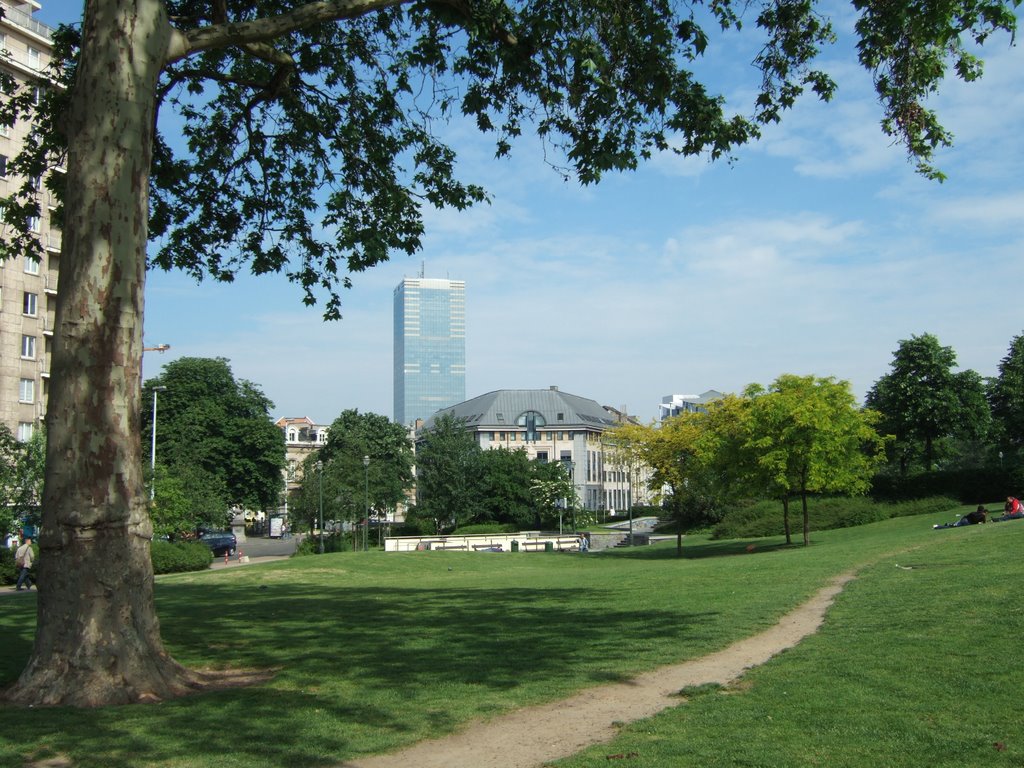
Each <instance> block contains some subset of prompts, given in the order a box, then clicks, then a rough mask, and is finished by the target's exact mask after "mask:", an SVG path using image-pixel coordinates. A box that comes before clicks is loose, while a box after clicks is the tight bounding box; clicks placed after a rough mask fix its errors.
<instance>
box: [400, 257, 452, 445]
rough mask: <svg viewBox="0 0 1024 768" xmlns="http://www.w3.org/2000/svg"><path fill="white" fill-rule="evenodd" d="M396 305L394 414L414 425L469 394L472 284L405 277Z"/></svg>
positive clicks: (405, 423) (401, 421) (406, 422)
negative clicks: (469, 290) (468, 300)
mask: <svg viewBox="0 0 1024 768" xmlns="http://www.w3.org/2000/svg"><path fill="white" fill-rule="evenodd" d="M394 311H395V341H394V356H395V357H394V398H395V411H394V420H395V422H396V423H398V424H403V425H405V426H410V425H412V424H414V423H415V422H416V420H417V419H423V420H426V419H428V418H429V417H430V416H431V415H433V414H434V413H435V412H436V411H438V410H440V409H441V408H447V407H449V406H452V405H455V404H456V403H460V402H462V401H463V400H465V399H466V284H465V282H464V281H462V280H439V279H434V278H424V277H416V278H405V279H404V280H402V282H401V283H400V284H399V285H398V286H397V287H396V288H395V307H394Z"/></svg>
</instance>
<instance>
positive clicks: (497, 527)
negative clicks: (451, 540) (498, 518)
mask: <svg viewBox="0 0 1024 768" xmlns="http://www.w3.org/2000/svg"><path fill="white" fill-rule="evenodd" d="M519 530H520V529H519V526H518V525H516V524H514V523H495V522H493V521H490V522H486V523H474V524H473V525H463V526H460V527H458V528H456V529H455V531H454V533H453V534H452V535H454V536H472V535H474V534H481V533H518V532H519Z"/></svg>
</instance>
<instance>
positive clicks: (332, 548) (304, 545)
mask: <svg viewBox="0 0 1024 768" xmlns="http://www.w3.org/2000/svg"><path fill="white" fill-rule="evenodd" d="M351 551H352V534H351V533H329V534H327V535H326V536H324V554H327V553H328V552H351ZM295 554H296V556H299V555H317V554H320V537H319V536H316V535H314V536H307V537H306V538H304V539H303V540H302V541H301V543H300V544H299V546H298V547H297V548H296V549H295Z"/></svg>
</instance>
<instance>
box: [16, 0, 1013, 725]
mask: <svg viewBox="0 0 1024 768" xmlns="http://www.w3.org/2000/svg"><path fill="white" fill-rule="evenodd" d="M856 6H857V8H858V10H859V12H860V18H859V21H858V23H857V32H858V35H859V37H860V40H861V42H860V46H859V58H860V61H861V63H862V64H863V65H864V66H865V67H867V68H868V69H869V70H870V71H871V72H872V73H873V75H874V78H875V84H876V89H877V91H878V94H879V98H880V100H881V102H882V110H883V122H882V125H883V129H884V130H886V131H887V132H889V133H891V134H892V135H893V136H894V137H896V138H898V139H899V140H900V141H902V142H903V143H904V144H905V145H906V147H907V149H908V151H909V153H910V155H911V157H912V158H913V159H914V160H915V161H916V162H918V164H919V166H920V168H921V170H922V171H923V172H924V173H926V174H929V175H938V171H937V170H936V169H934V168H933V167H932V166H931V164H930V161H931V159H932V154H933V151H934V149H935V148H936V147H939V146H943V145H945V144H948V143H949V138H950V137H949V135H948V134H947V132H946V131H945V130H944V129H943V127H942V126H941V124H940V123H939V122H938V120H937V118H936V115H935V114H934V113H933V112H932V111H931V110H929V109H928V108H927V107H926V106H925V105H924V101H925V98H926V97H927V96H928V95H930V94H931V93H932V92H933V91H934V90H935V89H936V88H937V87H938V84H939V83H940V82H941V80H942V78H943V76H944V75H945V73H946V71H947V69H948V68H949V67H950V66H952V67H953V68H954V69H955V71H956V73H957V74H958V76H960V77H962V78H964V79H967V80H971V79H974V78H976V77H977V76H978V75H979V74H980V71H981V65H980V62H979V61H978V60H977V59H976V58H974V56H973V55H972V54H971V53H970V52H968V50H967V49H968V47H969V45H970V44H971V41H972V40H973V41H978V42H981V41H983V40H984V39H985V38H986V37H987V36H988V35H989V34H991V33H992V32H993V31H998V30H1006V31H1010V32H1012V31H1013V29H1014V27H1015V22H1016V20H1015V17H1014V14H1013V7H1014V5H1013V0H962V1H961V2H959V3H957V4H956V5H955V7H952V8H951V7H950V6H946V5H942V6H929V9H927V10H922V9H921V7H920V5H919V4H917V3H912V2H910V0H896V2H895V3H894V2H892V0H885V1H884V2H883V0H858V1H857V2H856ZM745 11H749V12H750V13H752V14H756V19H755V20H756V24H757V26H758V27H760V28H761V30H762V32H763V35H764V47H763V48H762V50H761V52H760V53H759V54H758V56H757V57H756V59H755V61H754V64H755V68H756V69H757V70H759V72H757V73H756V75H755V77H756V78H757V79H758V81H759V82H758V84H757V85H758V90H757V95H756V97H755V100H754V103H753V104H752V105H751V106H750V114H749V115H747V116H743V115H730V114H727V113H726V111H725V110H724V108H723V104H724V101H723V99H722V98H720V97H719V96H717V95H715V94H713V93H709V92H708V90H707V89H706V88H705V86H704V85H703V84H702V83H701V82H700V81H699V80H698V79H697V77H696V76H695V75H694V73H693V71H692V69H695V68H696V67H695V66H694V62H695V60H697V59H699V58H701V57H702V56H703V55H704V54H705V52H706V51H707V50H708V45H707V43H708V36H709V33H710V29H712V28H714V27H718V28H719V29H720V30H722V31H725V30H729V29H732V28H735V27H737V26H738V25H739V23H740V21H741V20H742V19H741V14H743V13H744V12H745ZM922 17H923V18H922ZM58 37H59V39H58V40H57V41H56V43H57V50H58V53H59V54H63V55H64V57H65V62H66V64H67V66H66V68H64V69H60V70H59V71H56V72H54V73H51V77H52V80H54V81H56V82H57V83H59V84H60V85H61V86H62V88H53V89H50V90H49V91H48V92H47V94H46V95H45V97H44V98H43V99H41V103H40V109H41V110H42V111H41V112H40V113H37V112H36V111H35V110H36V104H35V99H34V98H33V95H32V93H31V91H32V90H33V89H32V88H29V89H26V90H25V91H24V92H22V93H20V94H17V95H15V97H14V98H11V99H8V101H7V102H6V103H5V105H4V107H3V111H2V113H0V122H3V123H4V124H6V125H12V124H13V122H14V121H15V120H18V119H25V118H28V119H30V120H34V124H35V126H36V130H37V132H36V134H35V135H34V137H31V138H30V140H29V141H28V142H27V145H26V146H27V150H26V154H24V155H23V156H20V157H19V158H16V159H15V161H14V162H13V163H12V164H11V166H10V167H9V169H10V170H11V171H13V172H14V173H16V174H18V175H19V176H21V177H22V178H23V179H24V180H25V183H24V185H22V187H21V188H20V190H19V191H18V192H17V193H16V194H15V195H14V196H12V198H11V199H10V200H9V201H8V205H7V206H6V207H5V210H4V213H3V217H4V221H5V223H6V224H7V225H8V227H9V229H10V230H11V231H12V232H15V233H16V234H13V235H11V236H10V237H9V238H7V240H6V241H5V243H4V246H3V254H2V255H3V256H6V257H10V256H16V255H21V254H24V253H26V252H39V251H40V243H39V242H38V239H37V238H36V236H35V235H34V234H33V233H32V232H30V231H29V229H28V227H27V226H26V222H27V219H28V217H30V216H32V215H33V211H36V212H38V206H39V202H38V198H37V196H36V194H35V190H34V185H33V183H32V179H35V178H37V177H39V176H40V175H45V173H44V172H45V171H47V170H48V169H52V168H55V167H58V166H59V167H66V170H67V172H66V174H60V175H55V174H50V175H49V176H48V177H47V180H46V182H45V183H46V184H47V186H48V187H49V188H50V189H51V190H52V191H54V192H55V193H56V194H58V195H60V196H61V197H62V199H63V204H62V206H61V208H60V209H59V210H58V212H57V215H58V217H60V218H61V219H62V223H63V238H62V242H63V247H62V248H63V249H62V254H61V265H62V270H61V282H60V289H59V293H58V298H57V302H58V307H57V327H56V331H55V336H54V351H53V360H52V367H51V371H52V373H53V379H52V386H51V389H50V394H49V406H48V420H49V421H48V429H49V435H50V439H49V441H48V461H47V478H46V490H45V492H44V497H45V498H44V520H43V527H42V536H41V540H40V547H41V550H42V555H41V557H40V564H39V568H40V575H41V579H40V583H41V585H42V590H41V592H40V597H39V619H38V623H37V632H36V642H35V645H34V647H33V650H32V653H31V656H30V658H29V660H28V664H27V666H26V668H25V670H24V672H23V674H22V676H21V678H20V679H19V681H18V683H17V684H16V685H15V686H14V688H13V689H12V690H10V691H9V692H8V694H7V695H8V698H9V699H10V700H12V701H16V702H22V703H26V704H67V705H98V704H107V703H117V702H131V701H139V700H143V699H145V700H150V699H162V698H167V697H169V696H175V695H178V694H181V693H185V692H187V691H190V690H193V689H194V688H195V687H196V686H197V685H201V684H202V681H201V680H200V678H199V676H197V675H196V674H194V673H190V672H189V671H187V670H185V669H183V668H181V667H180V666H179V665H177V664H176V663H175V662H174V661H173V660H172V659H171V658H170V657H169V656H168V655H167V654H166V652H165V651H164V649H163V646H162V642H161V640H160V635H159V631H158V625H157V621H156V616H155V611H154V607H153V599H152V573H151V565H150V561H149V554H148V547H149V540H150V537H151V535H152V534H151V525H150V522H149V520H148V517H147V499H146V493H145V491H144V478H143V471H142V461H141V460H140V459H141V456H142V451H141V445H140V439H139V436H140V410H141V409H140V396H139V395H140V383H141V381H140V376H141V365H140V362H141V356H142V339H141V332H142V327H143V323H142V301H143V295H144V285H145V275H146V269H147V266H148V265H149V264H150V263H151V264H153V265H154V266H159V267H163V268H172V267H178V268H182V269H185V270H187V271H189V272H191V273H192V274H194V275H196V276H197V277H201V276H203V275H209V276H212V277H213V278H215V279H218V280H225V281H230V280H231V279H232V278H233V276H234V275H235V273H236V272H237V271H238V270H241V269H249V270H251V271H253V272H255V273H258V274H259V273H267V272H284V273H286V274H287V275H288V276H289V277H291V278H292V279H293V280H295V281H296V282H298V283H299V284H300V285H301V286H302V287H303V289H304V291H305V299H306V301H307V302H308V303H313V302H315V301H316V300H317V299H318V294H320V293H321V292H322V293H323V295H324V296H325V302H326V306H325V313H326V315H327V316H328V317H337V316H338V315H339V314H340V299H339V295H338V292H339V290H340V289H341V288H342V287H344V286H346V285H347V284H348V283H349V279H350V278H349V273H350V272H358V271H361V270H364V269H367V268H368V267H371V266H373V265H374V264H376V263H379V262H380V261H382V260H384V259H386V258H387V257H388V255H389V254H390V253H392V252H396V251H397V252H404V253H412V252H414V251H415V250H417V249H418V248H419V247H420V243H421V236H422V231H423V216H422V209H423V207H424V206H436V207H449V206H450V207H456V208H464V207H466V206H468V205H470V204H473V203H475V202H479V201H482V200H483V199H485V193H484V191H483V190H481V189H480V188H479V187H477V186H475V185H473V184H471V183H465V182H463V181H461V180H460V179H459V178H458V177H457V175H456V172H455V168H456V164H455V153H454V152H453V151H452V149H451V148H450V147H448V146H446V145H444V144H443V143H441V142H440V141H439V140H438V139H437V138H436V136H435V133H434V131H433V124H434V121H435V120H436V119H437V118H444V117H446V116H450V115H453V114H457V113H459V112H461V113H462V114H464V115H466V116H468V117H469V118H471V119H473V120H475V121H476V123H477V125H478V127H479V128H480V129H481V130H482V131H485V132H489V133H492V134H493V135H494V137H495V142H496V147H497V153H498V154H499V155H504V154H506V153H508V152H509V151H510V150H511V148H512V144H513V142H514V141H515V140H516V139H517V137H519V136H520V135H521V134H522V133H523V132H524V131H525V130H527V129H528V128H532V129H534V130H536V131H537V133H538V134H539V135H540V136H541V137H542V139H543V141H544V142H545V144H546V146H547V148H548V149H549V151H551V152H552V154H551V155H549V156H554V157H559V156H560V157H561V158H562V162H561V163H560V164H561V165H563V166H565V167H564V168H563V171H564V172H565V173H566V174H567V175H572V176H575V177H576V178H577V179H579V180H580V181H581V182H583V183H592V182H596V181H597V180H598V179H599V178H600V177H601V175H602V174H603V173H605V172H607V171H610V170H622V169H630V168H633V167H634V166H635V165H636V164H637V163H638V162H639V161H640V160H642V159H645V158H647V157H649V156H650V155H652V154H653V153H655V152H659V151H665V150H671V151H675V152H679V153H681V154H686V155H696V154H703V155H706V156H708V157H710V158H719V157H722V156H728V155H729V154H730V153H731V152H732V150H734V149H735V147H737V146H739V145H741V144H743V143H744V142H747V141H749V140H752V139H755V138H756V137H757V136H758V133H759V126H760V125H762V124H765V123H771V122H775V121H777V120H779V119H780V117H781V114H782V112H783V111H784V110H785V109H787V108H788V107H790V106H791V105H792V104H793V103H794V101H795V99H796V98H797V97H798V96H799V95H800V94H801V92H802V91H804V90H805V89H809V90H811V91H813V92H814V93H816V94H817V95H818V96H819V97H821V98H824V99H827V98H829V97H830V96H831V94H832V92H833V90H834V85H833V83H832V81H831V79H830V78H829V77H828V76H827V75H826V74H825V73H823V72H821V71H818V70H815V69H814V68H813V66H812V62H813V59H814V57H815V56H816V55H817V53H818V51H819V47H820V46H821V45H823V44H825V43H827V42H829V41H830V40H831V39H832V31H831V28H830V26H829V24H828V23H827V21H826V20H825V19H824V18H823V17H822V16H820V15H819V14H818V13H817V12H816V9H815V7H814V5H813V3H812V2H810V0H778V1H776V2H765V3H763V4H757V5H755V6H754V8H753V9H750V8H749V7H748V4H747V3H734V2H732V1H731V0H725V1H724V2H714V3H712V4H709V5H708V7H707V9H706V10H703V9H698V11H697V12H691V11H690V10H688V9H686V8H685V7H684V8H679V7H678V6H677V4H674V3H669V2H666V1H665V0H636V1H635V2H629V3H624V2H622V0H555V1H552V0H508V2H502V1H501V0H431V1H428V0H419V1H414V0H408V1H403V0H319V1H317V2H310V3H307V4H301V3H299V4H289V3H280V2H276V3H266V2H263V1H262V0H256V1H255V2H252V1H246V0H228V1H227V2H212V3H209V4H207V3H203V2H201V1H200V0H180V1H174V2H172V1H170V0H86V4H85V15H84V20H83V23H82V25H81V27H80V29H74V30H68V29H64V30H63V31H62V32H61V33H60V35H59V36H58ZM169 112H174V113H176V114H177V115H178V116H179V117H180V121H179V122H176V123H175V124H174V131H175V133H176V134H177V135H178V136H180V139H181V143H180V145H178V144H173V145H172V143H171V142H170V141H169V140H168V138H167V137H166V136H165V135H164V134H163V133H162V132H161V126H162V123H161V122H160V119H159V118H160V116H161V114H166V113H169ZM555 153H560V154H555ZM151 238H152V239H154V240H157V241H159V242H160V243H161V244H162V247H160V248H159V249H158V250H156V251H155V252H154V254H153V255H152V259H151V261H150V260H148V259H147V250H146V247H147V243H148V241H149V240H150V239H151ZM67 457H73V460H68V458H67ZM97 531H103V534H104V535H103V536H97V535H96V532H97ZM99 574H104V575H105V577H107V578H108V581H100V579H99V577H98V575H99ZM112 584H116V585H118V587H117V588H114V587H112V586H110V585H112Z"/></svg>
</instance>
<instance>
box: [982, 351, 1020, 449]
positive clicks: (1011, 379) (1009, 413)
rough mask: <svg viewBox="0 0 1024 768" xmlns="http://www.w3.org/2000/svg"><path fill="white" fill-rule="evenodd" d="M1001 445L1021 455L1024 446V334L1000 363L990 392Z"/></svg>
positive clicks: (993, 415)
mask: <svg viewBox="0 0 1024 768" xmlns="http://www.w3.org/2000/svg"><path fill="white" fill-rule="evenodd" d="M988 400H989V403H990V404H991V408H992V418H993V419H994V421H995V423H996V424H997V425H998V428H999V431H998V435H997V437H998V440H999V442H1000V444H1001V445H1002V446H1003V447H1005V448H1007V449H1009V450H1011V451H1013V452H1020V450H1021V448H1022V446H1024V334H1021V335H1020V336H1015V337H1014V339H1013V341H1011V342H1010V349H1009V351H1008V352H1007V353H1006V357H1004V358H1003V359H1002V360H1001V361H1000V363H999V375H998V376H996V377H995V379H993V380H992V383H991V386H990V388H989V392H988Z"/></svg>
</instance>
